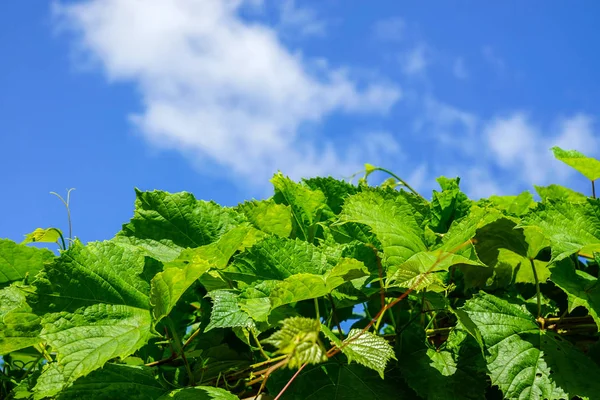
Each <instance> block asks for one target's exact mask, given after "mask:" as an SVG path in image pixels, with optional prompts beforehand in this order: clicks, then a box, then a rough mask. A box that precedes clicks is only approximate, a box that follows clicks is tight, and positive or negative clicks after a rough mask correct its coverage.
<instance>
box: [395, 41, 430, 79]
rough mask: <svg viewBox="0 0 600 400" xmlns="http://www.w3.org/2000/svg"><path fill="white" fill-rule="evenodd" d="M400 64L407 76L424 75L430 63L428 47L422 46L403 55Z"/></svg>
mask: <svg viewBox="0 0 600 400" xmlns="http://www.w3.org/2000/svg"><path fill="white" fill-rule="evenodd" d="M400 63H401V65H402V70H403V72H404V73H405V74H407V75H416V74H422V73H423V72H424V71H425V69H426V68H427V66H428V65H429V63H430V60H429V50H428V49H427V46H425V45H424V44H420V45H418V46H416V47H414V48H413V49H412V50H410V51H408V52H406V53H404V54H402V55H401V56H400Z"/></svg>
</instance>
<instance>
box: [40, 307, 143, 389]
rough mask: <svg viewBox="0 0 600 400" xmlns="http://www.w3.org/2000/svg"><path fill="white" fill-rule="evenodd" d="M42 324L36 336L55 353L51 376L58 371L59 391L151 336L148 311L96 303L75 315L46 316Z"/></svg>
mask: <svg viewBox="0 0 600 400" xmlns="http://www.w3.org/2000/svg"><path fill="white" fill-rule="evenodd" d="M42 324H43V326H44V328H43V329H42V333H41V335H40V336H41V337H42V338H43V339H44V340H45V341H46V342H47V343H48V344H49V345H50V346H52V348H53V349H54V351H56V352H57V354H58V357H57V360H58V369H57V371H54V370H52V375H53V376H54V375H56V374H57V372H58V374H59V375H60V377H61V378H62V381H63V383H62V388H66V387H68V386H69V385H70V384H72V383H73V382H74V381H75V380H76V379H77V378H79V377H81V376H85V375H87V374H88V373H90V372H92V371H94V370H96V369H98V368H101V367H102V366H103V365H104V364H105V363H106V362H107V361H109V360H111V359H113V358H115V357H121V358H124V357H126V356H128V355H130V354H132V353H133V352H135V351H136V350H138V349H139V348H141V347H142V346H143V345H145V344H146V342H147V341H148V340H149V339H150V338H151V337H153V336H154V334H153V333H152V331H151V326H152V321H151V317H150V312H149V311H148V310H141V309H139V308H134V307H129V306H123V305H112V304H97V305H93V306H90V307H87V308H84V309H80V310H78V311H77V312H75V313H67V312H61V313H52V314H47V315H46V316H44V318H43V321H42ZM40 379H42V378H40ZM38 385H39V382H38ZM36 390H38V389H36Z"/></svg>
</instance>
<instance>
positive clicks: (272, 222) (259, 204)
mask: <svg viewBox="0 0 600 400" xmlns="http://www.w3.org/2000/svg"><path fill="white" fill-rule="evenodd" d="M237 210H239V211H240V212H242V213H243V214H244V215H246V217H247V218H248V220H249V221H250V222H251V223H252V224H253V225H254V226H256V227H257V228H258V229H260V230H261V231H263V232H266V233H272V234H274V235H277V236H281V237H289V236H290V234H291V233H292V212H291V209H290V207H289V206H286V205H284V204H277V203H275V202H274V201H273V200H272V199H270V200H263V201H257V200H253V201H247V202H245V203H242V204H240V205H238V206H237Z"/></svg>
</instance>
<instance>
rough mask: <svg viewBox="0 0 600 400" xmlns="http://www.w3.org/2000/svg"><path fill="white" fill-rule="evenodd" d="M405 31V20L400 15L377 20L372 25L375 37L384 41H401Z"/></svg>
mask: <svg viewBox="0 0 600 400" xmlns="http://www.w3.org/2000/svg"><path fill="white" fill-rule="evenodd" d="M405 33H406V22H405V21H404V20H403V19H402V18H400V17H391V18H387V19H382V20H379V21H377V22H376V23H375V25H374V26H373V34H374V35H375V38H376V39H379V40H385V41H401V40H403V39H404V36H405Z"/></svg>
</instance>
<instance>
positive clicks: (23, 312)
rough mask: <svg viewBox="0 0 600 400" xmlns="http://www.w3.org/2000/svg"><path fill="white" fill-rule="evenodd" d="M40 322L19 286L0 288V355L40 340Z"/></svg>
mask: <svg viewBox="0 0 600 400" xmlns="http://www.w3.org/2000/svg"><path fill="white" fill-rule="evenodd" d="M40 323H41V318H40V317H39V316H38V315H36V314H34V313H32V312H31V307H30V306H29V305H28V304H27V301H26V298H25V293H24V292H23V291H22V290H21V289H20V288H19V287H17V286H9V287H5V288H4V289H0V355H2V354H8V353H10V352H13V351H16V350H20V349H23V348H25V347H29V346H32V345H34V344H36V343H39V342H41V339H40V338H39V333H40V331H41V329H42V326H41V325H40Z"/></svg>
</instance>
